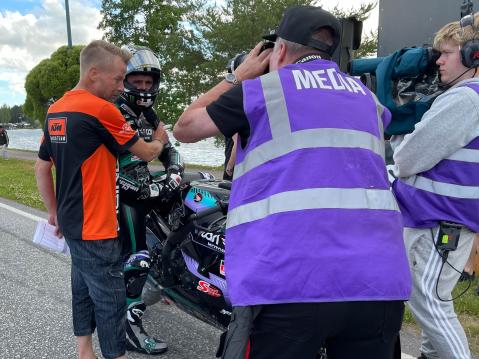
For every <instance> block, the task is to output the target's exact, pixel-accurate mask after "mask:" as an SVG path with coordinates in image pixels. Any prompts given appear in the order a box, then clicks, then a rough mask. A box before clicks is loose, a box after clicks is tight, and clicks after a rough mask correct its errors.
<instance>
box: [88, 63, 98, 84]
mask: <svg viewBox="0 0 479 359" xmlns="http://www.w3.org/2000/svg"><path fill="white" fill-rule="evenodd" d="M87 77H88V80H89V81H90V82H91V83H95V82H97V81H98V78H99V77H100V71H98V68H97V67H96V66H92V67H90V68H89V69H88V72H87Z"/></svg>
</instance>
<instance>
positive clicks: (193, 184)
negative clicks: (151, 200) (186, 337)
mask: <svg viewBox="0 0 479 359" xmlns="http://www.w3.org/2000/svg"><path fill="white" fill-rule="evenodd" d="M230 189H231V182H229V181H218V180H215V179H214V177H213V176H211V175H209V174H205V173H201V172H199V173H197V174H194V173H185V175H184V179H183V181H182V184H181V185H180V188H179V190H178V192H177V193H176V194H175V195H174V198H173V199H172V200H170V201H169V204H168V205H167V206H165V205H160V206H157V207H153V208H152V209H151V211H150V212H149V214H148V215H147V219H146V225H147V243H148V246H149V250H150V256H151V259H152V263H151V268H150V272H149V275H148V279H147V282H146V284H145V286H144V289H143V300H144V301H145V304H146V305H151V304H154V303H156V302H158V301H159V300H163V301H165V302H168V303H171V304H175V305H176V306H177V307H179V308H180V309H182V310H183V311H185V312H187V313H189V314H191V315H193V316H195V317H197V318H199V319H201V320H203V321H205V322H207V323H209V324H212V325H213V326H215V327H217V328H219V329H222V330H224V329H225V328H226V327H227V326H228V323H229V321H230V317H231V303H230V301H229V299H228V290H227V287H226V280H225V269H224V252H225V228H226V211H227V207H228V199H229V193H230Z"/></svg>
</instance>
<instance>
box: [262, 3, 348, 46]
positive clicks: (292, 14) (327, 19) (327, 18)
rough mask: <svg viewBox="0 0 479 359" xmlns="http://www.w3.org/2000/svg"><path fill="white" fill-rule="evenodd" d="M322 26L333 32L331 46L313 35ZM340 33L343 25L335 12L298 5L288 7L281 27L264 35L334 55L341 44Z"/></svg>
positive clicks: (271, 39)
mask: <svg viewBox="0 0 479 359" xmlns="http://www.w3.org/2000/svg"><path fill="white" fill-rule="evenodd" d="M322 27H328V28H330V29H331V32H332V34H333V44H332V45H331V46H329V45H327V44H325V43H324V42H322V41H318V40H316V39H313V37H312V36H313V34H314V32H316V31H317V30H319V29H320V28H322ZM340 33H341V25H340V23H339V20H338V19H336V17H335V16H334V15H333V14H331V13H329V12H327V11H325V10H323V9H321V8H320V7H316V6H301V5H298V6H293V7H290V8H288V9H286V11H285V12H284V14H283V18H282V19H281V23H280V24H279V27H278V28H277V29H276V30H275V31H274V32H273V33H272V34H269V35H266V36H263V38H264V39H266V40H269V41H273V42H274V41H276V38H278V37H281V38H282V39H285V40H288V41H291V42H295V43H297V44H301V45H304V46H309V47H312V48H314V49H317V50H320V51H324V52H326V53H327V54H329V55H332V54H333V52H334V50H336V47H337V46H338V44H339V38H340Z"/></svg>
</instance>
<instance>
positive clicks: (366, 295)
mask: <svg viewBox="0 0 479 359" xmlns="http://www.w3.org/2000/svg"><path fill="white" fill-rule="evenodd" d="M242 86H243V96H244V109H245V112H246V116H247V118H248V121H249V124H250V129H251V135H250V137H249V139H248V144H247V146H246V147H245V148H240V146H239V147H238V149H237V159H236V165H235V172H234V179H233V187H232V188H233V189H232V193H231V197H230V205H229V211H228V222H227V230H226V238H227V240H226V259H225V268H226V272H227V282H228V290H229V293H230V297H231V300H232V303H233V305H234V306H243V305H255V304H274V303H293V302H336V301H362V300H405V299H408V297H409V294H410V290H411V280H410V273H409V268H408V263H407V258H406V254H405V249H404V244H403V239H402V228H403V225H402V217H401V213H400V212H399V208H398V206H397V203H396V201H395V199H394V196H393V194H392V192H391V191H390V187H389V183H388V180H387V174H386V168H385V163H384V158H383V157H384V140H383V137H382V134H383V127H384V126H386V125H387V124H388V122H389V120H390V114H389V112H388V111H387V110H386V109H385V108H384V107H382V106H381V105H380V104H379V103H378V102H377V101H376V98H375V97H374V95H372V94H371V93H370V92H369V90H367V89H366V88H365V87H364V86H363V85H362V84H361V83H360V81H358V80H356V79H354V78H352V77H349V76H347V75H346V74H343V73H340V72H339V70H338V68H337V66H336V64H334V63H333V62H330V61H324V60H315V61H311V62H307V63H303V64H294V65H288V66H286V67H284V68H282V69H280V70H279V71H274V72H271V73H269V74H266V75H263V76H261V77H260V78H257V79H254V80H249V81H244V82H243V85H242Z"/></svg>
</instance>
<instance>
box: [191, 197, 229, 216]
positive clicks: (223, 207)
mask: <svg viewBox="0 0 479 359" xmlns="http://www.w3.org/2000/svg"><path fill="white" fill-rule="evenodd" d="M227 210H228V201H218V202H217V203H216V205H215V206H213V207H211V208H208V209H205V210H204V211H201V212H199V213H193V214H192V215H190V216H189V217H188V220H190V221H193V220H196V219H200V218H203V217H206V216H209V215H210V214H213V213H217V212H223V214H226V211H227Z"/></svg>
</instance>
